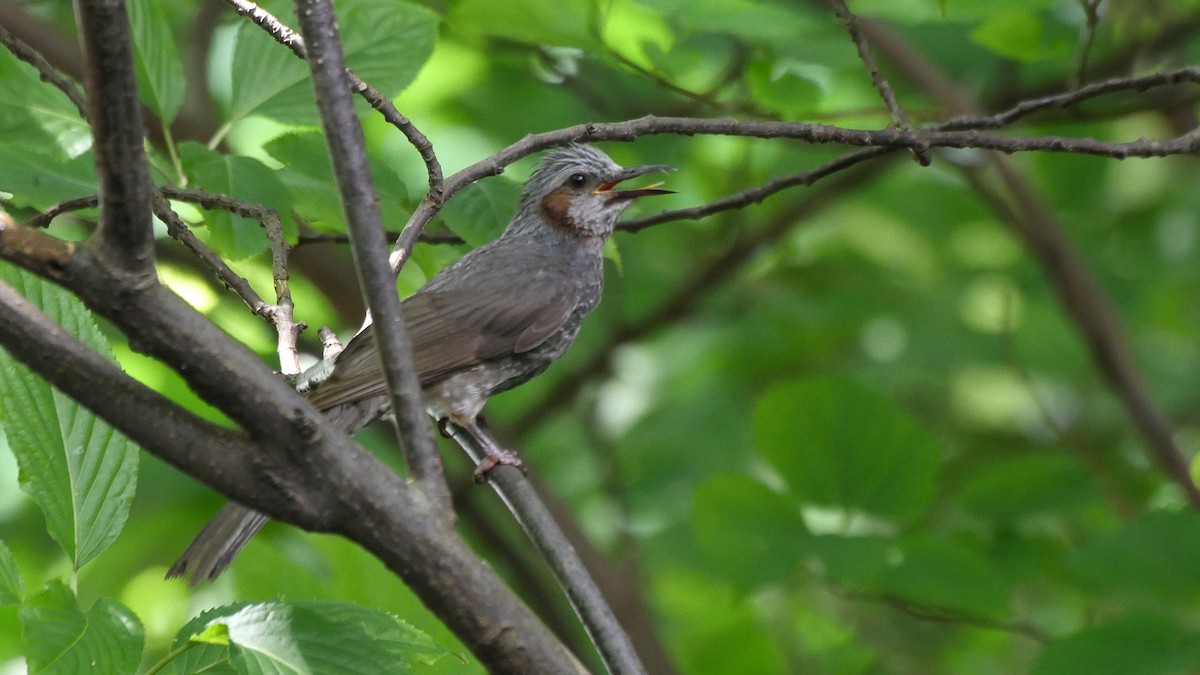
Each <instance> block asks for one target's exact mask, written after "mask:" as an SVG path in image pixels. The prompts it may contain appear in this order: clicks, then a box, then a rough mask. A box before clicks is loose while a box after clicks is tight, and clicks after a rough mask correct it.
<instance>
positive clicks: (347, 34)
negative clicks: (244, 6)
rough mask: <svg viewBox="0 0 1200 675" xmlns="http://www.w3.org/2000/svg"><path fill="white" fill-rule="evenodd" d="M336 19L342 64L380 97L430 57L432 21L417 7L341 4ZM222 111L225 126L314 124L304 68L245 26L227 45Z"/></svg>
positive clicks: (364, 1)
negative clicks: (228, 82) (227, 82)
mask: <svg viewBox="0 0 1200 675" xmlns="http://www.w3.org/2000/svg"><path fill="white" fill-rule="evenodd" d="M266 6H267V7H268V9H270V10H271V11H272V12H273V13H275V14H276V16H279V17H281V18H284V17H288V16H291V12H290V10H288V9H287V5H282V4H279V3H266ZM337 16H338V24H339V26H340V27H341V32H340V33H341V37H342V41H343V48H344V50H345V54H346V64H347V65H348V66H349V67H350V68H351V69H352V70H354V71H355V73H356V74H357V75H358V76H359V77H360V78H362V79H363V80H364V81H366V82H368V83H370V84H371V85H372V86H373V87H375V88H376V89H378V90H379V91H380V92H382V93H383V95H384V96H388V97H391V96H395V95H396V94H398V93H400V91H401V90H403V89H404V87H406V86H408V84H409V83H410V82H412V80H413V78H415V77H416V75H417V72H418V71H420V69H421V66H422V65H424V63H425V61H427V60H428V59H429V56H430V54H432V53H433V45H434V43H435V42H436V39H437V26H438V20H439V19H438V15H437V14H435V13H433V12H432V11H430V10H428V9H426V8H424V7H420V6H418V5H414V4H410V3H407V2H387V3H382V2H371V1H370V0H348V1H345V2H339V3H338V6H337ZM285 20H286V19H285ZM230 108H231V110H230V121H237V120H239V119H241V118H243V117H246V116H247V115H263V116H266V117H271V118H274V119H276V120H279V121H280V122H284V123H290V124H315V123H317V121H318V117H317V111H316V106H315V103H314V101H313V94H312V85H311V84H310V83H309V81H308V67H307V65H306V64H305V63H304V62H303V61H301V60H300V59H298V58H296V57H295V56H294V55H293V54H292V52H291V51H290V50H289V49H287V48H286V47H284V46H283V45H280V44H279V43H277V42H275V40H273V39H272V38H271V36H270V35H268V34H266V32H264V31H263V30H262V29H260V28H259V27H258V26H255V25H253V24H251V23H249V22H246V23H244V24H242V26H241V27H240V28H239V29H238V35H237V38H236V44H235V46H234V53H233V90H232V98H231V101H230ZM363 109H365V108H363Z"/></svg>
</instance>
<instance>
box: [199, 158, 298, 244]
mask: <svg viewBox="0 0 1200 675" xmlns="http://www.w3.org/2000/svg"><path fill="white" fill-rule="evenodd" d="M179 156H180V159H181V160H182V162H183V170H184V173H185V174H186V175H187V176H188V180H189V181H190V182H191V183H192V184H193V185H194V186H196V187H198V188H201V189H203V190H206V191H208V192H213V193H217V194H224V195H229V196H231V197H236V198H237V199H240V200H242V201H245V202H249V203H251V204H259V205H262V206H266V207H268V208H271V209H274V210H275V212H276V213H279V214H286V213H288V212H289V211H290V210H291V201H292V200H291V193H290V192H289V191H288V189H287V188H286V187H284V185H283V183H282V182H281V181H280V180H279V176H278V175H276V173H275V172H274V171H272V170H271V169H270V168H269V167H268V166H267V165H265V164H263V163H262V162H260V161H258V160H257V159H253V158H251V157H241V156H238V155H223V154H220V153H218V152H215V151H213V150H209V149H208V148H206V147H204V146H203V145H200V144H198V143H181V144H180V146H179ZM288 222H290V221H288ZM204 223H205V226H206V227H205V228H204V229H202V230H199V232H200V233H201V234H203V235H204V237H203V238H204V239H205V241H206V243H208V244H209V246H211V247H212V248H213V249H214V250H215V251H216V252H217V253H218V254H220V255H221V257H223V258H227V259H232V260H242V259H245V258H248V257H250V256H252V255H256V254H258V253H262V252H263V251H265V250H267V247H268V245H269V242H268V241H267V235H266V232H264V231H263V226H262V224H261V223H259V222H258V221H256V220H254V219H251V218H245V217H243V216H239V215H237V214H233V213H229V212H228V211H222V210H219V209H217V210H211V211H208V212H206V214H205V217H204ZM288 234H291V236H292V237H294V233H287V232H285V236H286V235H288Z"/></svg>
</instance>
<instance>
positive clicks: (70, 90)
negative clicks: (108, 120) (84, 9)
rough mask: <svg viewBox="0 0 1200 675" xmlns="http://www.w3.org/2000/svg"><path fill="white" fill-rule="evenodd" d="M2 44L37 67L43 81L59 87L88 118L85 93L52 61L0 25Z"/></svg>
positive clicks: (19, 57)
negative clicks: (52, 63) (51, 63)
mask: <svg viewBox="0 0 1200 675" xmlns="http://www.w3.org/2000/svg"><path fill="white" fill-rule="evenodd" d="M0 44H3V45H4V46H5V47H7V48H8V51H10V52H12V54H13V56H15V57H17V58H18V59H21V60H22V61H24V62H25V63H28V64H29V65H31V66H33V67H34V68H35V69H37V71H38V76H39V77H41V78H42V81H43V82H49V83H50V84H52V85H54V86H55V87H57V88H58V90H59V91H61V92H62V93H63V94H65V95H66V97H67V98H68V99H70V101H71V103H73V104H75V109H76V110H78V111H79V116H80V117H82V118H83V119H85V120H86V119H87V117H88V115H87V102H86V101H85V100H84V99H83V93H81V92H80V91H79V87H78V85H76V84H75V82H74V81H73V80H72V79H71V78H69V77H67V76H66V75H64V74H63V73H61V72H59V70H58V69H57V68H55V67H54V66H52V65H50V62H49V61H47V60H46V59H45V57H43V56H42V55H41V53H39V52H38V51H37V50H36V49H34V48H33V47H30V46H29V45H27V44H25V43H24V42H22V41H21V39H20V38H18V37H17V36H15V35H13V34H12V33H10V32H9V31H8V29H7V28H5V27H4V26H0Z"/></svg>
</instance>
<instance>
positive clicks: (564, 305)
mask: <svg viewBox="0 0 1200 675" xmlns="http://www.w3.org/2000/svg"><path fill="white" fill-rule="evenodd" d="M521 285H522V288H521V289H519V291H518V289H500V288H496V289H487V290H481V289H453V290H439V291H427V292H423V293H418V294H416V295H413V296H410V297H409V298H407V299H405V300H404V302H403V304H402V307H403V310H404V321H405V324H406V326H407V328H408V337H409V340H410V341H411V342H412V348H413V357H414V362H415V366H416V369H417V375H418V377H419V378H420V380H421V385H422V386H428V385H430V384H433V383H435V382H437V381H439V380H442V379H445V378H446V377H448V376H450V375H452V374H453V373H455V372H457V371H459V370H462V369H464V368H468V367H470V366H473V365H475V364H477V363H480V362H481V361H488V360H492V359H497V358H501V357H503V356H508V355H512V354H520V353H523V352H527V351H530V350H531V349H534V348H536V347H537V346H538V345H540V344H542V343H543V342H545V341H546V340H547V339H548V338H549V337H550V336H552V335H554V334H555V333H557V332H558V331H559V330H560V329H561V328H562V327H563V325H564V324H566V322H567V319H568V318H570V316H571V312H572V311H574V309H575V306H576V302H577V298H576V296H577V294H578V291H577V289H576V287H575V285H574V284H572V283H569V282H568V283H565V284H564V283H562V279H561V277H559V278H551V277H535V278H534V279H532V280H528V281H526V282H524V283H522V284H521ZM378 353H379V352H378V350H377V349H375V336H374V331H371V330H366V331H363V332H362V333H360V334H359V335H358V336H356V337H355V338H354V339H353V340H351V341H350V344H348V345H346V349H345V350H343V351H342V353H341V354H339V355H338V358H337V361H336V362H335V363H334V370H333V374H332V375H331V376H330V377H329V379H328V380H326V381H325V382H323V383H321V385H320V386H319V387H318V388H317V390H316V391H315V392H314V393H313V395H312V396H311V397H309V398H310V400H311V401H312V403H313V405H315V406H317V407H318V408H320V409H327V408H332V407H334V406H337V405H342V404H345V403H350V402H353V401H358V400H361V399H364V398H369V397H372V396H380V395H382V394H383V393H384V392H385V386H386V385H385V384H384V379H383V373H382V364H381V363H380V361H379V356H378Z"/></svg>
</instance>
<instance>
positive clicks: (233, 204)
mask: <svg viewBox="0 0 1200 675" xmlns="http://www.w3.org/2000/svg"><path fill="white" fill-rule="evenodd" d="M160 191H161V192H162V194H163V195H164V196H166V197H168V198H170V199H176V200H179V201H186V202H192V203H195V204H199V205H200V206H201V207H203V208H205V209H208V210H214V209H220V210H222V211H228V212H230V213H235V214H237V215H239V216H243V217H246V218H252V219H254V220H257V221H258V222H259V223H260V224H261V225H262V227H263V229H264V230H265V231H266V235H267V241H268V243H269V246H270V249H271V277H272V280H273V282H274V286H275V304H274V305H268V304H266V303H265V302H263V300H262V298H261V297H259V296H258V294H257V293H254V292H253V290H251V295H244V293H245V290H246V289H249V288H250V284H249V282H247V281H246V280H245V279H243V278H241V277H237V281H236V283H237V284H238V285H237V288H235V289H234V290H235V292H237V293H238V295H239V296H241V297H242V298H243V300H244V301H245V302H246V304H247V306H249V307H250V309H251V311H253V312H254V313H255V314H256V315H258V316H261V317H263V318H264V319H266V320H267V321H268V322H270V323H271V325H272V326H274V327H275V332H276V334H277V335H278V339H277V341H276V348H275V350H276V353H277V355H278V356H279V366H280V372H282V373H283V374H284V375H286V376H288V377H295V376H297V375H299V374H300V356H299V352H298V351H297V349H296V341H297V339H299V337H300V333H301V332H303V331H304V329H305V328H307V325H306V324H304V323H303V322H300V323H297V322H296V321H295V318H294V311H295V305H294V303H293V302H292V291H291V285H290V283H289V280H288V262H287V260H288V244H287V241H286V240H285V239H284V237H283V226H282V224H281V223H280V221H279V214H278V213H276V212H275V210H274V209H269V208H267V207H265V206H261V205H259V204H251V203H249V202H244V201H241V200H240V199H236V198H234V197H230V196H229V195H223V194H214V193H211V192H205V191H203V190H194V189H189V188H179V187H174V186H170V185H164V186H163V187H162V188H160ZM172 220H173V221H174V223H173V224H174V225H176V226H177V227H178V226H180V225H182V223H181V222H180V221H179V220H178V218H174V219H172ZM169 229H170V228H168V230H169ZM187 233H188V235H189V236H190V234H191V232H190V231H187ZM181 234H182V232H181ZM172 236H175V235H174V234H173V235H172ZM177 238H178V237H177ZM197 243H199V242H197ZM214 257H215V256H214ZM217 260H220V258H217ZM205 262H209V261H207V260H206V261H205ZM221 264H222V268H218V269H214V271H216V272H217V276H218V277H220V278H222V281H225V283H226V285H228V284H229V281H226V279H225V278H224V276H223V275H226V274H228V275H232V276H235V277H236V275H235V274H234V273H233V271H232V270H230V269H229V268H228V266H225V265H224V262H223V261H222V263H221ZM209 265H210V267H211V266H212V265H211V262H209Z"/></svg>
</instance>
